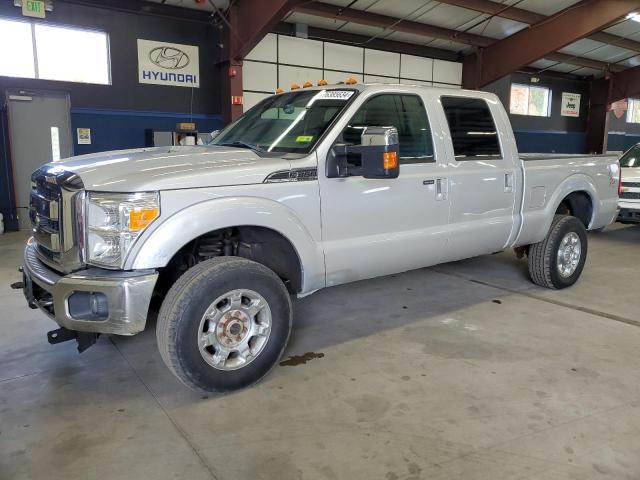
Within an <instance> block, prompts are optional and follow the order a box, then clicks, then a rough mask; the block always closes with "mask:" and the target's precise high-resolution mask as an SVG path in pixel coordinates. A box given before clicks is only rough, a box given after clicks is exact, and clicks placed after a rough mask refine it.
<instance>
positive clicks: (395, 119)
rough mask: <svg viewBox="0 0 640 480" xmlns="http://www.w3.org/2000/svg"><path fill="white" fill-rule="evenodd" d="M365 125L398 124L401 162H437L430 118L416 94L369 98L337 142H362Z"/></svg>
mask: <svg viewBox="0 0 640 480" xmlns="http://www.w3.org/2000/svg"><path fill="white" fill-rule="evenodd" d="M365 127H396V129H397V130H398V139H399V142H400V164H401V165H402V164H407V163H424V162H434V161H435V159H434V155H433V141H432V138H431V129H430V127H429V120H428V119H427V113H426V111H425V108H424V104H423V103H422V100H421V99H420V97H418V96H417V95H401V94H383V95H376V96H375V97H372V98H370V99H369V100H367V101H366V102H365V103H364V105H362V107H360V109H359V110H358V111H357V112H356V113H355V115H354V116H353V117H352V118H351V120H350V121H349V125H347V127H346V128H345V129H344V130H343V131H342V133H341V135H340V137H339V139H338V142H340V143H346V144H349V145H359V144H360V141H361V140H360V136H361V135H362V131H363V130H364V128H365Z"/></svg>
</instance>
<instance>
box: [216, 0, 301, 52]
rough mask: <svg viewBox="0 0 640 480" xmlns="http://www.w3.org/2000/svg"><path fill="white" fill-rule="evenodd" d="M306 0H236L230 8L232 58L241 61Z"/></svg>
mask: <svg viewBox="0 0 640 480" xmlns="http://www.w3.org/2000/svg"><path fill="white" fill-rule="evenodd" d="M302 1H304V0H270V1H265V0H236V1H235V2H232V3H231V6H230V7H229V14H228V22H229V25H230V27H231V31H230V32H229V35H230V52H229V55H230V58H231V59H234V60H241V59H242V58H244V57H245V56H246V55H247V54H248V53H249V52H250V51H251V50H253V47H255V46H256V45H257V44H258V42H260V40H262V39H263V38H264V36H265V35H266V34H267V33H269V32H270V31H271V30H272V29H273V28H274V27H275V26H276V25H277V24H278V22H280V21H281V20H282V19H283V18H284V17H285V16H286V15H287V14H288V13H289V12H290V11H291V10H292V9H293V8H294V7H295V6H296V5H298V4H300V3H301V2H302Z"/></svg>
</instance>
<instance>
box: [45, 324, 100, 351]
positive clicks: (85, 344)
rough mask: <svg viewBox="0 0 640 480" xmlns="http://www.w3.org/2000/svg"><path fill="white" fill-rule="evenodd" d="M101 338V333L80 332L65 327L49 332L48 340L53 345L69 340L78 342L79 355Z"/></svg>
mask: <svg viewBox="0 0 640 480" xmlns="http://www.w3.org/2000/svg"><path fill="white" fill-rule="evenodd" d="M99 336H100V334H99V333H94V332H78V331H76V330H69V329H67V328H64V327H60V328H58V329H57V330H51V331H50V332H47V340H49V343H50V344H51V345H55V344H56V343H62V342H68V341H69V340H76V341H77V342H78V353H82V352H84V351H85V350H86V349H87V348H89V347H90V346H91V345H93V344H94V343H96V341H97V340H98V337H99Z"/></svg>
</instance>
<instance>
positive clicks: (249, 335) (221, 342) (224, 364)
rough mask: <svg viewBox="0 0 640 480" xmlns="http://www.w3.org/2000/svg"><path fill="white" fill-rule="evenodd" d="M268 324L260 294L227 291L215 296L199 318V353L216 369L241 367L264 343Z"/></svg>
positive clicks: (269, 321)
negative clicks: (200, 318)
mask: <svg viewBox="0 0 640 480" xmlns="http://www.w3.org/2000/svg"><path fill="white" fill-rule="evenodd" d="M271 323H272V322H271V309H270V308H269V304H268V303H267V301H266V300H265V299H264V297H263V296H262V295H260V294H259V293H258V292H254V291H253V290H247V289H238V290H231V291H230V292H227V293H225V294H224V295H220V296H219V297H218V298H216V299H215V300H214V301H213V302H212V303H211V305H209V307H208V308H207V310H206V311H205V313H204V315H203V316H202V320H200V328H199V329H198V347H199V349H200V354H201V355H202V358H204V360H205V361H206V362H207V363H208V364H209V365H211V366H212V367H213V368H215V369H217V370H227V371H228V370H237V369H239V368H242V367H244V366H246V365H248V364H249V363H251V362H252V361H253V360H255V359H256V358H257V357H258V355H260V352H262V350H263V349H264V347H265V346H266V344H267V341H268V340H269V335H270V334H271Z"/></svg>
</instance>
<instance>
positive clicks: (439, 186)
mask: <svg viewBox="0 0 640 480" xmlns="http://www.w3.org/2000/svg"><path fill="white" fill-rule="evenodd" d="M448 195H449V181H448V180H447V179H446V178H436V200H439V201H441V200H446V199H447V196H448Z"/></svg>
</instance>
